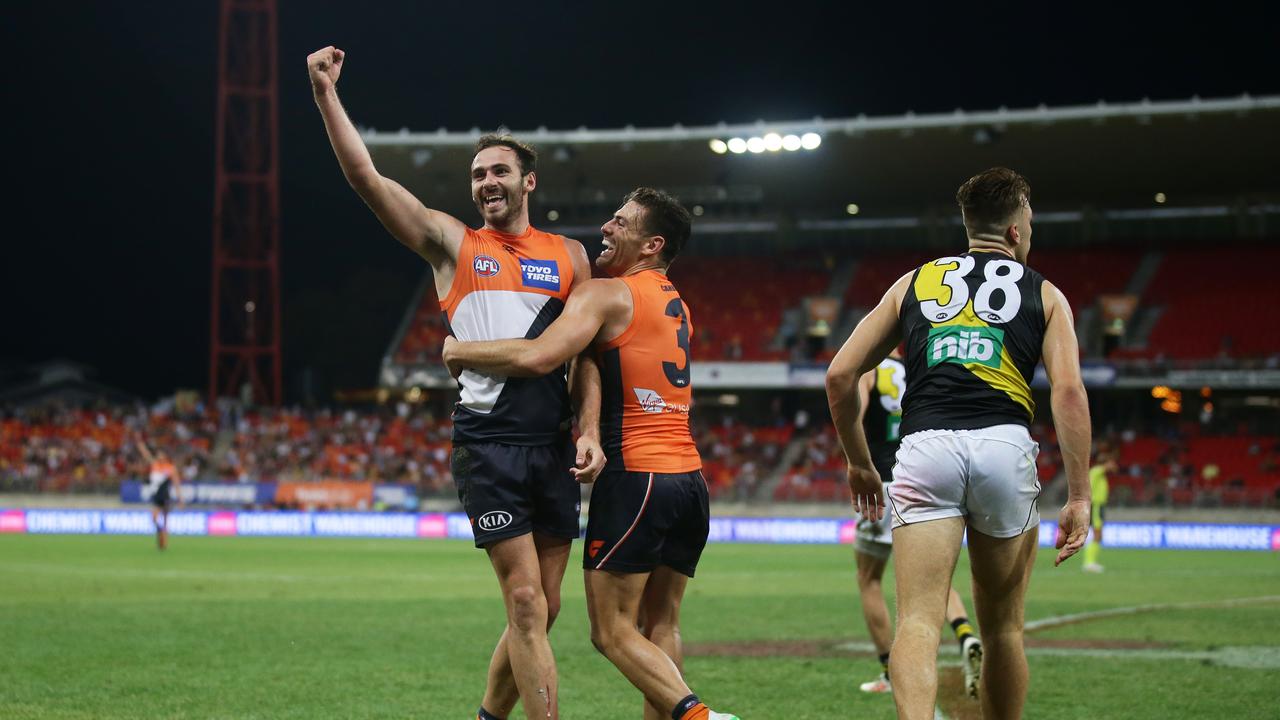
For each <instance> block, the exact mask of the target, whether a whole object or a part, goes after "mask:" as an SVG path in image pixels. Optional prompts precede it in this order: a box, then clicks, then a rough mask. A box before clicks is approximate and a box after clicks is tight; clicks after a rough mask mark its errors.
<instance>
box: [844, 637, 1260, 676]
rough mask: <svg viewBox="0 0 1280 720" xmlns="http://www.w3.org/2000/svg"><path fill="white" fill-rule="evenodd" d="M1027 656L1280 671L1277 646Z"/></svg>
mask: <svg viewBox="0 0 1280 720" xmlns="http://www.w3.org/2000/svg"><path fill="white" fill-rule="evenodd" d="M836 649H837V650H847V651H849V652H853V653H858V654H860V655H863V654H866V655H874V654H875V652H876V649H875V646H874V645H872V644H871V643H864V642H850V643H841V644H839V645H837V646H836ZM1026 653H1027V657H1089V658H1103V659H1122V660H1159V661H1167V660H1185V661H1190V662H1205V661H1207V662H1210V663H1213V664H1214V665H1219V666H1222V667H1230V668H1243V669H1247V670H1280V647H1272V646H1267V645H1257V646H1244V647H1221V648H1214V649H1212V650H1164V649H1159V648H1132V649H1124V648H1090V647H1081V648H1061V647H1035V646H1032V647H1028V648H1026ZM938 654H939V655H946V656H948V657H943V658H939V659H938V667H959V666H960V659H959V657H958V656H959V651H958V650H957V649H956V648H955V647H953V646H952V644H951V643H943V645H942V646H941V647H939V648H938Z"/></svg>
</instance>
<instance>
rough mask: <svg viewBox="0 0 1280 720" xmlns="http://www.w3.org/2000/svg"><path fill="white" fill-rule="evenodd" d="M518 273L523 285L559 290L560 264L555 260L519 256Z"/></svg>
mask: <svg viewBox="0 0 1280 720" xmlns="http://www.w3.org/2000/svg"><path fill="white" fill-rule="evenodd" d="M520 275H521V279H522V280H523V281H524V286H525V287H535V288H541V289H543V290H554V291H556V292H559V290H560V266H559V265H557V264H556V261H555V260H534V259H533V258H520Z"/></svg>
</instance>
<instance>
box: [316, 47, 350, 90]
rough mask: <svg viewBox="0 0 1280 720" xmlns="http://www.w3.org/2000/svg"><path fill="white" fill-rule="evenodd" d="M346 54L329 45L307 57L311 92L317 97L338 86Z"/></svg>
mask: <svg viewBox="0 0 1280 720" xmlns="http://www.w3.org/2000/svg"><path fill="white" fill-rule="evenodd" d="M346 56H347V54H346V53H344V52H343V51H341V50H339V49H338V48H336V47H334V46H332V45H330V46H329V47H327V48H324V49H322V50H317V51H315V52H313V53H311V54H310V55H308V56H307V72H308V73H310V75H311V92H312V93H313V94H315V95H316V97H319V96H321V95H323V94H324V93H327V92H329V91H330V90H332V89H333V87H334V86H335V85H337V84H338V76H339V75H341V74H342V60H343V58H345V57H346Z"/></svg>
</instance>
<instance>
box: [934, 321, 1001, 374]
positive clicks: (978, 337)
mask: <svg viewBox="0 0 1280 720" xmlns="http://www.w3.org/2000/svg"><path fill="white" fill-rule="evenodd" d="M1003 350H1004V330H1001V329H1000V328H992V327H972V326H965V325H943V326H942V327H936V328H934V329H932V330H930V331H929V341H928V352H927V357H928V361H929V367H933V366H935V365H938V364H940V363H944V362H950V363H957V364H960V365H969V364H978V365H986V366H987V367H990V368H998V367H1000V355H1001V353H1002V351H1003Z"/></svg>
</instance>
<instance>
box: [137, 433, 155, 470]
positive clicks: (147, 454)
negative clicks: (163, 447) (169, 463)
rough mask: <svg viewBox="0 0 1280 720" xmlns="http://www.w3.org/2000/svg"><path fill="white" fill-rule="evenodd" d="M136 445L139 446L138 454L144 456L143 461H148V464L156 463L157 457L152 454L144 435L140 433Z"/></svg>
mask: <svg viewBox="0 0 1280 720" xmlns="http://www.w3.org/2000/svg"><path fill="white" fill-rule="evenodd" d="M135 444H136V445H137V446H138V452H139V453H141V454H142V459H143V460H146V461H147V462H148V463H153V462H155V461H156V456H155V455H153V454H152V453H151V448H149V447H147V441H145V440H143V439H142V433H138V436H137V441H136V443H135Z"/></svg>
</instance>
